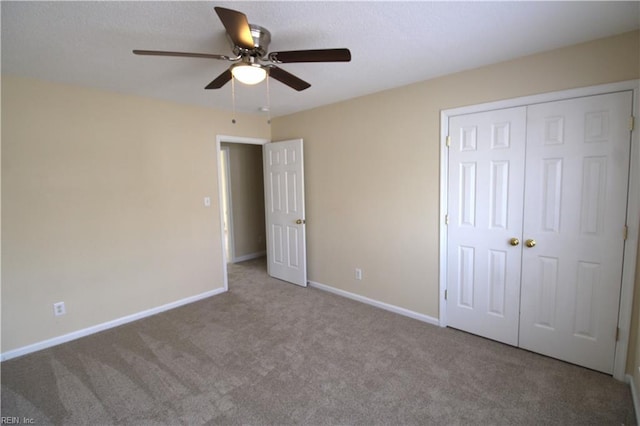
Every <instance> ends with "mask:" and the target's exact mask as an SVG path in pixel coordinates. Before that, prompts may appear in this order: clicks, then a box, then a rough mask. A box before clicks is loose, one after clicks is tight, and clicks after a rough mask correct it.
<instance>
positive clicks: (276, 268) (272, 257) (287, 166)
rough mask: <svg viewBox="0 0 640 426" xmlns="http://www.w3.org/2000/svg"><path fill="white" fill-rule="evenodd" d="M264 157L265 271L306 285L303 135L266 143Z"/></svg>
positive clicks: (294, 282)
mask: <svg viewBox="0 0 640 426" xmlns="http://www.w3.org/2000/svg"><path fill="white" fill-rule="evenodd" d="M263 161H264V197H265V210H266V217H265V220H266V229H267V270H268V273H269V275H270V276H272V277H274V278H278V279H281V280H284V281H288V282H290V283H293V284H297V285H300V286H303V287H306V286H307V249H306V232H305V215H304V164H303V163H304V161H303V154H302V139H295V140H289V141H281V142H273V143H267V144H265V145H264V148H263Z"/></svg>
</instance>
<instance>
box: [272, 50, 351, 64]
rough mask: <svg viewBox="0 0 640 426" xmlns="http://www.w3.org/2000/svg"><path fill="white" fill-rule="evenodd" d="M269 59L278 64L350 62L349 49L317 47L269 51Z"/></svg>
mask: <svg viewBox="0 0 640 426" xmlns="http://www.w3.org/2000/svg"><path fill="white" fill-rule="evenodd" d="M269 60H270V61H271V62H274V63H276V64H287V63H292V62H349V61H350V60H351V52H350V51H349V49H316V50H288V51H285V52H271V53H269Z"/></svg>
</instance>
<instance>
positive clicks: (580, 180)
mask: <svg viewBox="0 0 640 426" xmlns="http://www.w3.org/2000/svg"><path fill="white" fill-rule="evenodd" d="M631 106H632V95H631V92H621V93H613V94H606V95H598V96H589V97H583V98H577V99H570V100H564V101H558V102H550V103H543V104H537V105H532V106H529V107H528V109H527V147H526V176H525V197H524V200H525V201H524V223H523V226H524V227H523V240H524V242H525V245H524V246H523V257H522V289H521V317H520V339H519V341H520V346H521V347H523V348H525V349H529V350H532V351H535V352H538V353H542V354H545V355H549V356H552V357H555V358H559V359H562V360H565V361H569V362H573V363H576V364H579V365H583V366H586V367H589V368H592V369H595V370H599V371H603V372H606V373H611V372H612V371H613V361H614V355H615V336H616V329H617V320H618V304H619V295H620V285H621V279H622V256H623V248H624V246H623V245H624V233H623V230H624V225H625V222H626V208H627V185H628V172H629V148H630V132H629V128H628V119H629V117H630V115H631ZM527 241H535V245H534V246H532V247H529V246H528V245H532V244H531V243H529V244H528V245H527Z"/></svg>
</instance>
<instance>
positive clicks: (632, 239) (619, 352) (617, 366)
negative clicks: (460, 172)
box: [439, 80, 640, 381]
mask: <svg viewBox="0 0 640 426" xmlns="http://www.w3.org/2000/svg"><path fill="white" fill-rule="evenodd" d="M628 90H631V91H632V92H633V107H632V114H633V115H634V117H636V118H637V117H638V111H639V110H640V105H639V97H638V92H639V91H640V80H629V81H622V82H617V83H610V84H602V85H597V86H588V87H582V88H577V89H569V90H561V91H555V92H548V93H542V94H538V95H532V96H524V97H519V98H512V99H505V100H501V101H495V102H487V103H482V104H477V105H470V106H464V107H459V108H451V109H444V110H441V111H440V218H439V223H440V230H439V231H440V239H439V241H440V242H439V247H440V250H439V252H440V253H439V257H440V262H439V268H440V272H439V282H440V286H439V308H440V309H439V321H440V326H441V327H446V326H447V312H446V306H447V305H446V300H445V292H446V289H447V244H448V239H447V225H446V223H445V220H446V215H447V205H448V193H447V191H448V187H449V182H448V176H449V170H448V167H449V155H448V149H447V136H448V135H449V118H450V117H452V116H456V115H463V114H472V113H476V112H484V111H490V110H495V109H503V108H512V107H518V106H527V105H532V104H537V103H543V102H553V101H560V100H565V99H571V98H579V97H584V96H590V95H601V94H606V93H614V92H621V91H628ZM639 133H640V132H639V131H638V125H636V128H635V129H634V131H633V132H632V133H631V153H630V156H631V158H630V164H629V167H630V171H629V189H628V198H627V226H628V236H627V240H626V241H625V245H624V257H623V260H622V268H623V269H622V284H621V289H620V304H619V312H618V327H619V329H620V333H619V336H618V341H617V342H616V349H615V360H614V365H613V377H614V378H616V379H618V380H622V381H624V380H625V369H626V363H627V352H628V349H629V336H630V326H631V314H632V310H633V291H634V284H635V273H636V267H637V265H636V258H637V257H636V256H637V251H638V234H639V231H638V230H639V228H640V146H639ZM612 332H613V330H612Z"/></svg>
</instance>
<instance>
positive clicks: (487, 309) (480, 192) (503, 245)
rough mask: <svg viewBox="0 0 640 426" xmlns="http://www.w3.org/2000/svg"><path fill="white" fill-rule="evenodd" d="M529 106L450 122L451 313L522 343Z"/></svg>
mask: <svg viewBox="0 0 640 426" xmlns="http://www.w3.org/2000/svg"><path fill="white" fill-rule="evenodd" d="M525 118H526V108H524V107H519V108H510V109H505V110H499V111H491V112H482V113H477V114H469V115H462V116H457V117H452V118H451V120H450V122H449V129H450V135H451V146H450V148H449V188H450V190H449V200H450V201H449V226H448V240H449V244H448V263H447V273H448V276H449V283H450V285H449V286H448V289H447V292H448V296H447V317H448V322H449V325H450V326H451V327H455V328H460V329H463V330H466V331H470V332H471V333H475V334H479V335H481V336H485V337H489V338H491V339H494V340H498V341H501V342H505V343H509V344H512V345H517V343H518V315H519V304H520V302H519V300H520V261H521V259H520V256H521V250H520V246H517V245H516V246H513V245H511V244H510V240H511V239H512V238H518V239H521V233H522V205H523V185H522V182H523V179H524V148H525Z"/></svg>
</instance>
